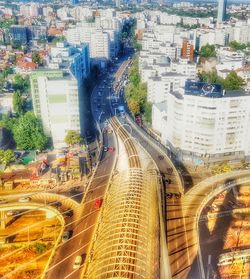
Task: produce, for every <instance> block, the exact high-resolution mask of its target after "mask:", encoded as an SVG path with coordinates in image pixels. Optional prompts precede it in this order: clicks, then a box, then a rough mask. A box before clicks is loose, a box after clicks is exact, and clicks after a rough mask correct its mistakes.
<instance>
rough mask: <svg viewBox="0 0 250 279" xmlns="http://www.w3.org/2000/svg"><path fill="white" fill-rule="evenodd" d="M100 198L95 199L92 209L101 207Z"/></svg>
mask: <svg viewBox="0 0 250 279" xmlns="http://www.w3.org/2000/svg"><path fill="white" fill-rule="evenodd" d="M102 201H103V200H102V198H97V199H96V200H95V205H94V208H96V209H97V208H100V207H101V206H102Z"/></svg>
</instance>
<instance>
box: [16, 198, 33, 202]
mask: <svg viewBox="0 0 250 279" xmlns="http://www.w3.org/2000/svg"><path fill="white" fill-rule="evenodd" d="M30 200H31V197H22V198H20V199H19V200H18V201H19V202H29V201H30Z"/></svg>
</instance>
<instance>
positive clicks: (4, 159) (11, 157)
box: [0, 149, 16, 165]
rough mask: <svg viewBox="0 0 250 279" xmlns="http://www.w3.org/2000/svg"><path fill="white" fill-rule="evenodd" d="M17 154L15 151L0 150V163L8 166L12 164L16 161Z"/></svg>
mask: <svg viewBox="0 0 250 279" xmlns="http://www.w3.org/2000/svg"><path fill="white" fill-rule="evenodd" d="M15 159H16V158H15V154H14V152H13V150H11V149H7V150H3V149H1V150H0V163H1V164H6V165H8V164H9V163H10V162H13V161H15Z"/></svg>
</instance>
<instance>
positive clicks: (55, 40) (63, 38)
mask: <svg viewBox="0 0 250 279" xmlns="http://www.w3.org/2000/svg"><path fill="white" fill-rule="evenodd" d="M65 40H66V37H65V36H63V35H62V36H57V37H55V38H54V39H53V40H52V44H56V43H59V42H63V41H65Z"/></svg>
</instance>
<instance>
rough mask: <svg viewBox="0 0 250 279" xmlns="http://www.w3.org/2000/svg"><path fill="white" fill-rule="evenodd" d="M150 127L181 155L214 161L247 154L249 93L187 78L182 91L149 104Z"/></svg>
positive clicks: (249, 146)
mask: <svg viewBox="0 0 250 279" xmlns="http://www.w3.org/2000/svg"><path fill="white" fill-rule="evenodd" d="M152 119H153V121H152V122H153V128H154V129H155V130H157V131H158V132H160V133H161V137H162V141H163V142H164V144H166V145H169V146H171V147H172V148H173V150H175V151H176V152H178V153H179V156H181V159H185V157H187V158H189V159H190V158H196V157H198V158H205V159H204V160H209V161H216V160H223V159H224V160H226V159H227V158H229V159H235V158H242V159H243V158H244V156H246V157H247V156H248V157H249V156H250V94H249V93H246V92H235V91H234V92H226V93H225V92H223V91H222V90H221V86H220V85H218V84H207V83H201V82H191V81H187V82H186V85H185V89H183V92H182V91H181V89H179V90H178V91H176V92H171V93H169V94H168V98H167V101H166V102H164V103H158V104H155V105H153V112H152Z"/></svg>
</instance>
